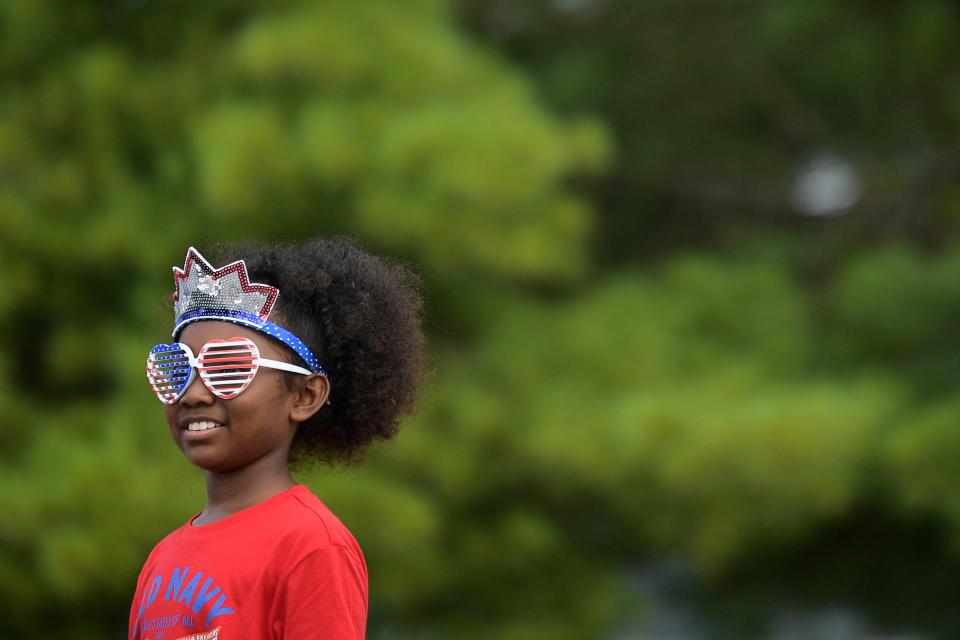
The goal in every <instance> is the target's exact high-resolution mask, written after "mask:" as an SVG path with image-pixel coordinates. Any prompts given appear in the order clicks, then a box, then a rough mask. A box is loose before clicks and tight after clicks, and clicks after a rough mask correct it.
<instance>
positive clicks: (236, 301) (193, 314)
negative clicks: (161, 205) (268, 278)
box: [173, 247, 327, 375]
mask: <svg viewBox="0 0 960 640" xmlns="http://www.w3.org/2000/svg"><path fill="white" fill-rule="evenodd" d="M173 282H174V285H175V287H176V288H175V290H174V292H173V307H174V318H175V320H174V327H173V338H174V339H175V340H176V339H177V336H178V335H180V332H181V331H183V328H184V327H185V326H187V325H188V324H190V323H191V322H196V321H197V320H223V321H226V322H232V323H234V324H239V325H243V326H245V327H250V328H251V329H256V330H257V331H260V332H262V333H265V334H267V335H268V336H270V337H272V338H275V339H277V340H279V341H280V342H282V343H283V344H285V345H287V346H288V347H290V348H291V349H293V351H294V352H295V353H296V354H297V355H298V356H300V359H301V360H303V361H304V363H306V365H307V368H309V369H310V371H312V372H313V373H322V374H323V375H327V372H326V371H325V370H324V369H323V367H322V366H321V365H320V361H319V360H317V357H316V356H315V355H313V352H312V351H310V348H309V347H308V346H307V345H306V344H304V342H303V341H302V340H301V339H300V338H298V337H297V336H295V335H293V334H292V333H290V332H289V331H287V330H286V329H284V328H283V327H281V326H280V325H278V324H276V323H273V322H270V321H269V320H267V318H268V317H269V316H270V312H271V311H272V310H273V305H274V304H276V302H277V298H278V297H279V296H280V290H279V289H277V288H276V287H271V286H270V285H266V284H257V283H252V282H250V278H249V277H248V275H247V265H246V263H245V262H244V261H243V260H237V261H236V262H231V263H230V264H228V265H226V266H225V267H220V268H219V269H215V268H213V266H212V265H211V264H210V263H209V262H207V261H206V260H205V259H204V257H203V256H201V255H200V252H199V251H197V250H196V249H195V248H193V247H190V249H188V250H187V258H186V260H185V261H184V263H183V269H180V268H179V267H174V268H173Z"/></svg>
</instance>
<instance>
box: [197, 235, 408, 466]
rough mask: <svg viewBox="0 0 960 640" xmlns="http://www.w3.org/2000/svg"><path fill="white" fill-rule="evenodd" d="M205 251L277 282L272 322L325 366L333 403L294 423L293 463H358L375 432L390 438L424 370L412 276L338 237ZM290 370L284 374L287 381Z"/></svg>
mask: <svg viewBox="0 0 960 640" xmlns="http://www.w3.org/2000/svg"><path fill="white" fill-rule="evenodd" d="M212 253H213V255H215V256H216V257H217V258H218V259H220V260H221V261H222V262H221V264H223V263H226V262H227V261H233V260H237V259H241V258H242V259H243V260H244V261H245V262H246V264H247V270H248V273H249V275H250V279H251V280H252V281H253V282H262V283H265V284H269V285H272V286H275V287H277V288H278V289H280V297H279V298H278V300H277V305H276V307H275V308H274V312H273V314H272V317H271V320H273V321H274V322H277V324H280V325H282V326H284V327H286V328H287V329H288V330H290V331H292V332H293V333H294V334H295V335H296V336H298V337H299V338H300V339H301V340H303V341H304V342H305V343H306V344H307V346H309V347H310V349H311V350H312V351H313V353H314V354H316V356H317V358H319V360H320V362H321V363H322V364H323V367H324V369H326V370H327V373H328V374H329V379H330V386H331V390H330V404H329V405H327V406H324V407H323V408H322V409H321V410H320V411H318V412H317V413H316V414H314V415H313V417H311V418H310V419H309V420H307V421H306V422H304V423H303V424H301V425H300V426H299V427H298V429H297V433H296V435H295V436H294V440H293V444H292V446H291V450H290V463H291V465H292V466H301V465H303V464H306V463H309V462H313V461H317V462H326V463H331V464H336V463H342V464H352V463H356V462H359V461H360V460H362V459H363V457H364V455H365V454H366V451H367V448H368V447H369V445H370V444H371V443H372V442H373V441H374V440H378V439H379V440H389V439H391V438H393V437H394V436H395V435H396V433H397V430H398V428H399V421H400V418H401V417H402V416H403V415H405V414H408V413H411V412H412V411H413V410H414V409H415V407H416V403H417V391H418V389H419V386H420V382H421V380H422V378H423V372H424V336H423V331H422V329H421V311H422V307H423V305H422V298H421V295H420V281H419V279H418V278H417V276H416V275H415V274H414V273H413V272H412V271H411V270H410V269H409V268H407V267H406V266H404V265H402V264H400V263H398V262H394V261H391V260H388V259H385V258H382V257H377V256H374V255H371V254H370V253H367V252H366V251H364V250H363V249H362V248H360V247H359V246H358V245H357V244H356V243H355V242H354V241H353V240H351V239H349V238H344V237H328V238H324V237H317V238H314V239H312V240H309V241H308V242H305V243H303V244H287V243H275V244H259V243H251V242H243V243H230V244H220V245H217V246H215V247H214V251H213V252H212ZM278 344H280V343H279V342H278ZM284 348H285V351H287V352H289V353H288V359H289V360H290V361H291V362H295V361H296V360H297V356H296V354H294V352H293V351H292V350H290V349H289V348H286V347H284ZM294 378H295V376H293V375H292V374H287V377H285V381H286V384H287V386H288V388H293V385H294V381H293V380H294Z"/></svg>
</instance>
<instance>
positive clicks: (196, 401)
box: [177, 373, 216, 407]
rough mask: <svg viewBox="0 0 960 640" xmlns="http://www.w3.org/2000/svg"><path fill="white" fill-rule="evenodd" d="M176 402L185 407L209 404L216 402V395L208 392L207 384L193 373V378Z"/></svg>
mask: <svg viewBox="0 0 960 640" xmlns="http://www.w3.org/2000/svg"><path fill="white" fill-rule="evenodd" d="M177 402H178V403H179V404H181V405H183V406H185V407H196V406H203V405H207V406H209V405H212V404H213V403H214V402H216V396H214V395H213V394H212V393H211V392H210V389H208V388H207V385H205V384H203V380H201V379H200V376H199V375H198V374H196V373H194V376H193V380H191V381H190V384H189V385H187V388H186V390H185V391H184V392H183V395H182V396H180V399H179V400H178V401H177Z"/></svg>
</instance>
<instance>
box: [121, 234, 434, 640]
mask: <svg viewBox="0 0 960 640" xmlns="http://www.w3.org/2000/svg"><path fill="white" fill-rule="evenodd" d="M220 254H221V255H220V257H221V258H222V260H219V261H218V264H225V263H227V262H229V263H228V264H225V266H222V267H220V268H215V267H213V266H212V265H211V264H210V263H209V262H207V261H206V260H205V259H204V258H203V256H201V255H200V253H199V252H197V250H196V249H193V248H192V247H191V248H190V250H189V251H188V252H187V257H186V261H185V262H184V266H183V269H179V268H176V267H174V283H175V290H174V293H173V301H174V329H173V339H174V342H173V343H171V344H159V345H157V346H156V347H154V348H153V349H152V350H151V351H150V354H149V356H148V358H147V379H148V381H149V382H150V385H151V387H152V389H153V391H154V393H155V394H156V396H157V398H158V399H159V400H160V401H161V402H162V403H163V404H162V406H163V410H164V414H165V416H166V419H167V424H168V426H169V428H170V434H171V436H172V437H173V440H174V442H175V443H176V444H177V446H178V447H179V448H180V450H181V451H182V452H183V454H184V455H185V456H186V457H187V459H189V460H190V462H192V463H193V464H195V465H196V466H198V467H200V468H201V469H203V470H204V471H206V484H207V505H206V507H205V508H204V509H203V511H201V512H200V513H199V514H197V515H196V516H194V517H193V518H191V519H190V520H189V521H188V522H186V523H185V524H184V525H182V526H181V527H180V528H178V529H176V530H175V531H173V532H172V533H171V534H169V535H168V536H167V537H166V538H164V539H163V540H162V541H160V543H159V544H157V546H156V547H155V548H154V549H153V551H152V552H151V553H150V555H149V557H148V558H147V561H146V563H145V564H144V567H143V569H142V571H141V572H140V577H139V579H138V580H137V590H136V593H135V595H134V600H133V605H132V607H131V610H130V627H129V638H130V640H234V639H239V638H243V639H245V640H247V639H268V638H283V639H285V640H291V639H296V638H326V639H329V640H339V639H347V638H349V639H359V638H363V637H364V629H365V625H366V613H367V572H366V565H365V564H364V559H363V555H362V553H361V551H360V548H359V546H358V545H357V543H356V541H355V540H354V538H353V536H352V535H351V534H350V532H349V531H348V530H347V529H346V527H344V526H343V524H342V523H341V522H340V521H339V520H338V519H337V518H336V516H334V515H333V514H332V513H331V512H330V511H329V510H328V509H327V508H326V507H325V506H324V504H323V503H322V502H321V501H320V500H319V499H318V498H317V497H316V496H315V495H313V494H312V493H311V492H310V490H309V489H307V488H306V487H304V486H302V485H298V484H297V483H296V482H295V481H294V479H293V477H292V476H291V473H290V465H291V463H297V462H308V461H311V460H319V461H324V462H331V463H335V462H345V463H347V462H357V461H359V460H360V459H361V457H362V455H363V453H364V451H365V450H366V448H367V446H368V445H369V444H370V443H371V442H372V441H373V440H374V439H390V438H392V437H393V436H394V435H395V434H396V431H397V425H398V420H399V418H400V417H401V416H402V415H403V414H405V413H407V412H409V411H411V410H412V409H413V407H414V404H415V400H416V392H417V388H418V385H419V382H420V379H421V374H422V367H423V356H422V353H423V334H422V332H421V329H420V320H419V314H420V297H419V294H418V287H417V282H416V279H415V278H414V276H413V275H412V274H411V273H410V272H409V271H408V270H406V269H404V268H403V267H401V266H399V265H396V264H393V263H390V262H388V261H386V260H383V259H380V258H376V257H374V256H372V255H370V254H368V253H365V252H364V251H362V250H361V249H360V248H358V247H357V246H356V245H355V244H353V243H352V242H350V241H348V240H345V239H315V240H313V241H311V242H309V243H306V244H304V245H298V246H295V245H269V246H253V245H249V246H234V247H226V248H222V249H221V251H220ZM240 258H242V259H240ZM231 260H232V261H231ZM248 269H249V270H248Z"/></svg>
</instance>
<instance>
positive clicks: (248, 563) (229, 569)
mask: <svg viewBox="0 0 960 640" xmlns="http://www.w3.org/2000/svg"><path fill="white" fill-rule="evenodd" d="M191 522H192V519H191ZM191 522H187V523H186V524H184V525H183V526H182V527H180V528H179V529H177V530H176V531H174V532H173V533H171V534H170V535H168V536H167V537H166V538H164V539H163V540H161V541H160V543H159V544H157V546H156V547H154V549H153V551H152V552H151V553H150V556H149V557H148V558H147V561H146V563H145V564H144V566H143V570H141V571H140V577H139V579H138V580H137V591H136V594H135V595H134V598H133V606H132V607H131V609H130V635H129V638H130V640H187V639H189V640H239V639H241V638H242V639H243V640H267V639H279V638H283V639H284V640H298V639H306V638H324V639H325V640H348V639H349V640H359V639H361V638H363V637H364V628H365V626H366V620H367V567H366V564H365V563H364V560H363V554H362V553H361V552H360V547H359V546H358V545H357V542H356V540H354V538H353V536H352V535H351V534H350V532H349V531H347V528H346V527H344V526H343V524H342V523H341V522H340V521H339V520H338V519H337V517H336V516H335V515H333V513H331V512H330V510H329V509H327V507H326V506H324V504H323V503H322V502H320V500H319V498H317V497H316V496H315V495H313V494H312V493H311V492H310V490H309V489H307V488H306V487H304V486H302V485H297V486H295V487H291V488H289V489H287V490H286V491H283V492H281V493H278V494H277V495H275V496H273V497H272V498H269V499H268V500H265V501H263V502H261V503H259V504H256V505H254V506H252V507H250V508H248V509H244V510H243V511H240V512H239V513H235V514H233V515H232V516H229V517H227V518H224V519H222V520H218V521H217V522H213V523H211V524H207V525H203V526H200V527H195V526H193V525H192V524H191Z"/></svg>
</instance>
